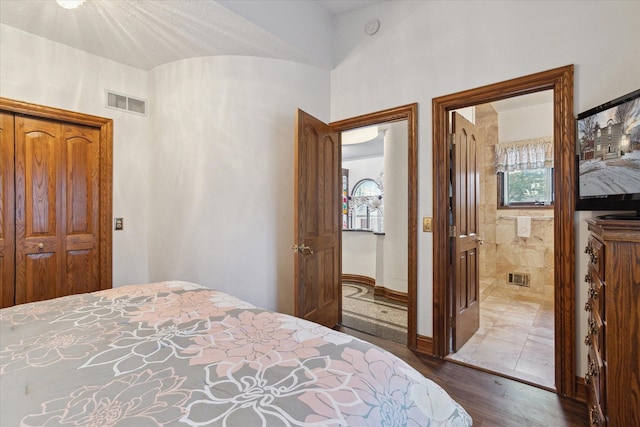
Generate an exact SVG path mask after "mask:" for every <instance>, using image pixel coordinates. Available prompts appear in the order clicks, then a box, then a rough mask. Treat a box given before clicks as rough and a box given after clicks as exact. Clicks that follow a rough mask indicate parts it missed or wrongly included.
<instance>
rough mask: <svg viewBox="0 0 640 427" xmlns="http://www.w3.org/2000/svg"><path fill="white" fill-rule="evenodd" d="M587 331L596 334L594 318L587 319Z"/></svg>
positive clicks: (596, 327)
mask: <svg viewBox="0 0 640 427" xmlns="http://www.w3.org/2000/svg"><path fill="white" fill-rule="evenodd" d="M589 333H590V334H591V335H598V326H597V325H596V322H595V321H594V320H589Z"/></svg>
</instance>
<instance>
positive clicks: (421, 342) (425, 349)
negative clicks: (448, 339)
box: [416, 335, 433, 356]
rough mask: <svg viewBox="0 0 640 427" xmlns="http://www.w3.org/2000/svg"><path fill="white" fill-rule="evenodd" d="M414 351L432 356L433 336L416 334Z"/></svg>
mask: <svg viewBox="0 0 640 427" xmlns="http://www.w3.org/2000/svg"><path fill="white" fill-rule="evenodd" d="M416 351H417V352H418V353H422V354H426V355H429V356H433V338H431V337H425V336H424V335H418V336H417V341H416Z"/></svg>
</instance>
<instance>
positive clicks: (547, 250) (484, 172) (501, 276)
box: [476, 105, 554, 294]
mask: <svg viewBox="0 0 640 427" xmlns="http://www.w3.org/2000/svg"><path fill="white" fill-rule="evenodd" d="M476 131H477V135H476V136H477V138H478V148H479V152H480V156H479V158H478V159H479V162H480V232H481V237H483V238H484V244H483V245H482V246H481V247H480V283H481V286H483V287H488V286H498V287H510V288H511V287H515V285H508V284H507V275H508V273H511V272H515V273H527V274H530V284H529V288H528V289H529V290H530V291H535V292H540V293H550V294H552V293H553V283H554V279H553V249H554V246H553V219H549V220H532V221H531V235H530V237H528V238H522V237H518V236H517V233H516V220H515V219H506V218H500V217H504V216H508V217H512V218H514V217H516V216H519V215H524V216H531V217H533V216H544V217H553V209H552V208H550V209H531V210H525V209H518V210H515V209H500V210H498V209H497V205H498V203H497V198H498V197H497V178H496V171H495V166H494V153H495V144H496V143H497V142H498V115H497V114H496V112H495V111H494V110H493V108H492V107H491V106H489V105H484V106H479V107H477V109H476Z"/></svg>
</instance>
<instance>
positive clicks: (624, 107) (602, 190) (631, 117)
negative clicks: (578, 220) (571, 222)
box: [576, 90, 640, 211]
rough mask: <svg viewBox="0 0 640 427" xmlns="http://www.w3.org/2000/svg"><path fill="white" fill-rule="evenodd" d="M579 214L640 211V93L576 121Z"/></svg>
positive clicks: (608, 103) (582, 116) (597, 108)
mask: <svg viewBox="0 0 640 427" xmlns="http://www.w3.org/2000/svg"><path fill="white" fill-rule="evenodd" d="M576 126H577V127H576V136H577V141H576V149H577V151H578V154H577V162H578V164H577V168H576V169H577V180H576V186H577V203H576V209H577V210H616V211H617V210H635V211H640V90H636V91H634V92H631V93H629V94H627V95H625V96H621V97H620V98H617V99H614V100H612V101H610V102H607V103H605V104H602V105H600V106H598V107H595V108H592V109H590V110H588V111H585V112H584V113H580V114H579V115H578V118H577V120H576Z"/></svg>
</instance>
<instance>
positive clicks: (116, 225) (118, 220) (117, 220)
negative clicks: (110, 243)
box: [113, 218, 124, 231]
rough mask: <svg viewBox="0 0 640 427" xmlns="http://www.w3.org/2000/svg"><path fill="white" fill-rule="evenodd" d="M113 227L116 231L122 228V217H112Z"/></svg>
mask: <svg viewBox="0 0 640 427" xmlns="http://www.w3.org/2000/svg"><path fill="white" fill-rule="evenodd" d="M113 222H114V229H115V230H116V231H120V230H123V229H124V219H123V218H114V221H113Z"/></svg>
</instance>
